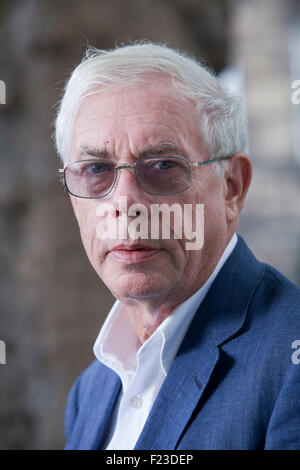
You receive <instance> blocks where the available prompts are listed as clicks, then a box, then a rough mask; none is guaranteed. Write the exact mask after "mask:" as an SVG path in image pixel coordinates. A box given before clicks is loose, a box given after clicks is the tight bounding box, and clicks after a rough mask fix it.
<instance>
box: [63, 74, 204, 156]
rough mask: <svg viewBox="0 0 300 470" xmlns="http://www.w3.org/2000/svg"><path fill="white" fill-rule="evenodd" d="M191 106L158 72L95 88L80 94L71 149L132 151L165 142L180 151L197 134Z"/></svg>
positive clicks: (191, 142) (77, 150) (74, 150)
mask: <svg viewBox="0 0 300 470" xmlns="http://www.w3.org/2000/svg"><path fill="white" fill-rule="evenodd" d="M194 111H195V103H194V101H193V100H192V99H191V98H190V97H188V96H186V95H185V94H184V93H180V92H179V89H178V88H177V86H176V84H173V83H172V82H171V81H170V79H166V78H162V77H160V78H159V79H154V78H151V79H149V78H148V79H147V80H146V81H145V82H141V83H138V84H131V85H129V86H126V87H125V86H115V85H114V86H113V85H110V86H105V87H102V88H101V89H96V90H94V92H93V93H92V94H90V95H89V96H87V97H85V98H84V100H83V101H82V104H81V106H80V108H79V111H78V113H77V116H76V118H75V120H74V125H73V129H72V138H71V154H73V155H74V152H76V154H77V155H78V152H81V151H82V149H84V148H89V147H90V148H97V149H98V150H99V152H111V153H113V152H114V151H115V152H118V153H120V152H126V150H128V148H130V149H131V151H132V152H133V153H134V152H136V151H139V152H141V151H142V150H143V149H142V148H141V147H145V146H147V147H151V146H154V147H157V146H159V145H160V144H164V143H165V142H168V143H170V144H171V145H169V148H170V147H172V146H173V147H174V152H175V153H176V152H177V153H178V151H180V153H181V154H182V153H183V154H185V153H186V152H185V150H184V149H186V151H187V152H188V149H187V147H188V146H189V144H193V143H195V141H196V140H199V138H200V136H199V132H198V126H197V123H196V119H195V112H194ZM187 141H189V143H188V142H187ZM199 144H200V141H198V145H199ZM81 153H82V152H81Z"/></svg>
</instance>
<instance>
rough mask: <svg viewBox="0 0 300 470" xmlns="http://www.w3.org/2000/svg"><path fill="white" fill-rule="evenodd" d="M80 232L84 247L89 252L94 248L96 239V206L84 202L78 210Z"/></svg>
mask: <svg viewBox="0 0 300 470" xmlns="http://www.w3.org/2000/svg"><path fill="white" fill-rule="evenodd" d="M77 217H78V223H79V228H80V234H81V238H82V242H83V244H84V247H85V249H86V251H87V252H88V253H90V250H91V249H92V245H93V243H94V240H95V239H96V233H97V232H96V228H97V217H96V207H95V208H94V207H93V206H88V205H87V204H85V203H83V204H82V205H81V207H79V208H78V212H77Z"/></svg>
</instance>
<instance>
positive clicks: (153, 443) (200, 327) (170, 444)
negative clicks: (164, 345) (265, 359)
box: [135, 237, 264, 450]
mask: <svg viewBox="0 0 300 470" xmlns="http://www.w3.org/2000/svg"><path fill="white" fill-rule="evenodd" d="M263 273H264V265H263V264H262V263H259V262H257V260H256V259H255V258H254V256H253V255H252V253H251V252H250V250H249V249H248V248H247V246H246V244H245V243H244V241H243V240H242V238H241V237H239V240H238V243H237V245H236V247H235V249H234V251H233V252H232V254H231V255H230V257H229V258H228V260H227V261H226V263H225V264H224V266H223V267H222V269H221V271H220V272H219V274H218V276H217V277H216V279H215V281H214V283H213V284H212V286H211V288H210V290H209V292H208V293H207V295H206V297H205V299H204V300H203V302H202V304H201V305H200V307H199V309H198V311H197V312H196V314H195V317H194V319H193V321H192V323H191V325H190V327H189V329H188V332H187V334H186V336H185V338H184V340H183V342H182V344H181V346H180V348H179V351H178V353H177V355H176V357H175V359H174V361H173V364H172V366H171V368H170V370H169V372H168V375H167V377H166V379H165V381H164V383H163V385H162V387H161V389H160V392H159V394H158V396H157V398H156V400H155V403H154V405H153V407H152V409H151V412H150V414H149V416H148V419H147V421H146V423H145V426H144V428H143V431H142V433H141V435H140V437H139V439H138V441H137V443H136V446H135V449H136V450H138V449H175V448H176V447H177V446H178V444H179V441H180V438H181V436H182V434H183V433H184V430H185V428H186V426H187V425H188V422H189V420H190V419H191V417H192V415H193V412H194V410H195V408H196V407H197V406H198V408H197V410H199V409H200V407H201V401H200V399H201V397H202V395H203V393H204V391H205V389H206V386H207V384H208V382H209V380H210V378H211V376H212V374H213V371H214V369H215V367H216V364H217V363H218V360H219V358H220V352H221V347H222V345H223V344H225V342H227V341H230V340H231V339H232V338H233V337H235V336H236V335H238V334H239V333H240V330H241V328H242V327H243V324H244V322H245V319H246V314H247V310H248V305H249V302H250V300H251V297H252V294H253V292H254V291H255V289H256V287H257V285H258V284H259V282H260V280H261V277H262V276H263Z"/></svg>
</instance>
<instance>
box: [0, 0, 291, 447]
mask: <svg viewBox="0 0 300 470" xmlns="http://www.w3.org/2000/svg"><path fill="white" fill-rule="evenodd" d="M299 6H300V4H299V2H297V1H291V0H290V1H288V0H282V1H281V0H243V1H242V0H235V1H229V0H206V1H204V0H151V1H150V0H85V1H83V0H19V1H18V0H0V80H3V81H4V82H5V84H6V104H0V233H1V245H0V266H1V270H0V309H1V312H0V339H1V340H3V341H5V343H6V364H2V365H1V364H0V449H59V448H62V447H63V446H64V426H63V418H64V409H65V404H66V399H67V395H68V392H69V389H70V387H71V384H72V383H73V381H74V380H75V378H76V376H77V375H78V374H79V373H80V372H81V371H82V370H83V369H84V368H85V367H86V366H87V365H88V364H89V363H90V362H91V361H92V360H93V359H94V356H93V351H92V346H93V344H94V341H95V339H96V337H97V335H98V332H99V329H100V327H101V325H102V322H103V320H104V318H105V315H106V314H107V312H108V311H109V308H110V306H111V304H112V302H113V298H112V297H111V295H110V293H109V292H108V290H107V289H106V287H105V286H104V285H103V283H102V282H101V280H100V279H99V278H98V277H97V275H96V273H95V272H94V271H93V269H92V267H91V266H90V264H89V262H88V260H87V258H86V255H85V253H84V250H83V247H82V245H81V240H80V236H79V231H78V228H77V225H76V222H75V218H74V216H73V214H72V210H71V205H70V203H69V200H68V196H67V194H66V193H64V191H63V188H62V186H61V184H60V183H59V179H58V174H57V168H58V167H60V162H59V160H58V158H57V156H56V154H55V152H54V149H53V143H52V140H51V133H52V131H53V128H52V122H53V120H54V117H55V109H56V104H57V102H58V100H59V98H60V96H61V90H62V87H63V84H64V81H65V79H66V77H67V75H68V74H69V73H70V72H71V71H72V69H73V68H74V66H75V65H76V64H78V63H79V62H80V60H81V58H82V55H83V53H84V51H85V48H86V45H87V44H88V43H89V44H90V45H94V46H96V47H98V48H100V49H102V48H112V47H114V45H115V44H121V43H123V42H124V43H128V42H129V41H132V40H137V39H149V40H153V41H158V42H164V43H167V44H168V45H169V46H171V47H175V48H179V49H183V50H185V51H188V52H191V53H193V54H194V55H195V56H196V57H198V58H199V57H203V58H204V59H205V60H206V61H207V62H208V64H210V65H211V66H212V67H213V68H214V69H215V70H216V71H217V73H218V74H220V75H221V76H222V78H223V79H224V81H226V83H227V84H228V86H229V87H231V88H232V89H233V90H235V92H236V93H238V94H240V95H241V96H242V97H243V98H244V100H245V103H246V106H247V111H248V121H249V153H250V156H251V158H252V161H253V166H254V176H253V182H252V186H251V189H250V192H249V195H248V198H247V203H246V205H245V209H244V211H243V215H242V217H241V222H240V229H239V232H240V233H241V234H242V235H243V236H244V238H245V240H246V242H247V243H248V245H249V246H250V248H251V249H252V250H253V251H254V253H255V254H256V256H257V257H258V258H259V259H261V260H264V261H266V262H268V263H270V264H272V265H274V266H275V267H277V268H278V269H279V270H280V271H282V272H283V273H284V274H285V275H286V276H287V277H288V278H290V279H291V280H293V281H294V282H295V283H296V284H298V285H300V197H299V196H300V184H299V178H300V138H299V135H300V132H299V125H300V104H299V105H296V104H292V100H291V96H292V91H293V90H292V88H291V85H292V82H293V81H294V80H300V54H299V53H300V8H299ZM100 398H101V397H99V399H100Z"/></svg>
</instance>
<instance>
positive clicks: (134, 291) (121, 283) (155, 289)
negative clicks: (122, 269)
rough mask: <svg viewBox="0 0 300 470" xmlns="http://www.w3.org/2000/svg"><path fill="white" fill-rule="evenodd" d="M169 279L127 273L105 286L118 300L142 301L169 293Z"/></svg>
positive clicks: (146, 274) (145, 274)
mask: <svg viewBox="0 0 300 470" xmlns="http://www.w3.org/2000/svg"><path fill="white" fill-rule="evenodd" d="M110 279H111V278H110ZM167 279H168V278H167V277H163V276H161V275H159V276H157V275H156V276H155V275H153V274H149V273H126V274H123V275H122V274H121V275H120V276H119V277H118V278H117V280H115V281H114V282H113V283H112V282H111V281H108V282H107V283H106V282H105V284H106V285H107V287H108V288H109V290H110V291H111V293H112V294H113V295H114V297H116V298H117V299H121V298H125V297H127V298H132V299H141V300H142V299H147V298H151V297H156V296H158V295H161V294H162V293H163V292H165V291H168V290H169V289H170V281H169V280H168V281H167ZM103 280H104V279H103Z"/></svg>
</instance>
